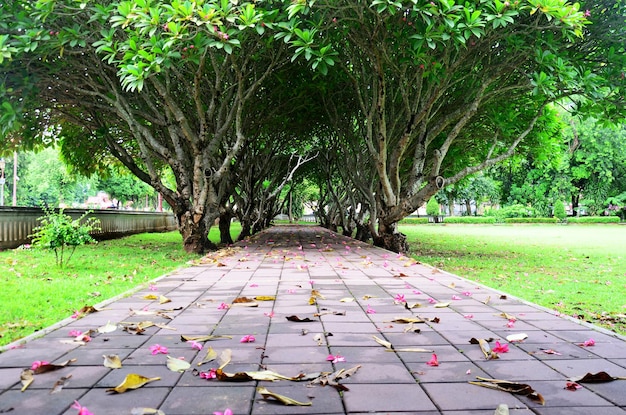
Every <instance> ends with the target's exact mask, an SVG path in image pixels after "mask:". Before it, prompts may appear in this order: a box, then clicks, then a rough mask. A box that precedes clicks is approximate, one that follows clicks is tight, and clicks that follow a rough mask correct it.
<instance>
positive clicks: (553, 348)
mask: <svg viewBox="0 0 626 415" xmlns="http://www.w3.org/2000/svg"><path fill="white" fill-rule="evenodd" d="M517 347H518V348H520V349H522V350H524V351H525V352H526V353H528V354H529V355H532V356H533V357H534V358H536V359H539V360H567V359H593V358H595V357H597V356H596V355H594V354H591V353H590V352H589V349H585V348H582V347H578V346H576V345H572V344H570V343H567V342H564V341H563V342H559V343H538V344H537V343H534V344H533V343H518V344H517ZM553 352H555V353H553ZM557 353H558V354H557Z"/></svg>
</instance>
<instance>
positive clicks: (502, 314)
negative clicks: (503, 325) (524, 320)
mask: <svg viewBox="0 0 626 415" xmlns="http://www.w3.org/2000/svg"><path fill="white" fill-rule="evenodd" d="M498 316H499V317H502V318H504V319H506V320H509V321H517V317H515V316H514V315H513V314H509V313H500V314H498Z"/></svg>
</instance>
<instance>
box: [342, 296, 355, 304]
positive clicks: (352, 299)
mask: <svg viewBox="0 0 626 415" xmlns="http://www.w3.org/2000/svg"><path fill="white" fill-rule="evenodd" d="M339 301H340V302H342V303H351V302H353V301H354V298H352V297H346V298H342V299H341V300H339Z"/></svg>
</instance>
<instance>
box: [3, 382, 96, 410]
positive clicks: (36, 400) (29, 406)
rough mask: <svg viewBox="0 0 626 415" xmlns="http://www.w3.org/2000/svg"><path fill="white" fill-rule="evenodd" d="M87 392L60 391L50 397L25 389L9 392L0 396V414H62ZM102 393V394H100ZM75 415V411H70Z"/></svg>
mask: <svg viewBox="0 0 626 415" xmlns="http://www.w3.org/2000/svg"><path fill="white" fill-rule="evenodd" d="M86 392H87V389H71V388H67V389H62V390H61V391H60V392H59V393H55V394H52V395H50V394H49V393H47V392H46V393H44V394H42V393H41V392H40V391H39V390H37V389H33V390H29V389H27V390H26V391H24V392H20V391H19V389H17V390H10V391H6V392H4V393H2V394H0V413H8V414H16V415H17V414H27V415H53V414H63V413H65V410H66V409H68V408H69V407H70V406H71V405H72V404H73V403H74V400H76V399H79V398H80V397H81V396H82V395H84V394H85V393H86ZM101 393H102V392H101ZM68 413H72V414H74V415H75V414H76V410H75V409H74V410H72V411H71V412H68Z"/></svg>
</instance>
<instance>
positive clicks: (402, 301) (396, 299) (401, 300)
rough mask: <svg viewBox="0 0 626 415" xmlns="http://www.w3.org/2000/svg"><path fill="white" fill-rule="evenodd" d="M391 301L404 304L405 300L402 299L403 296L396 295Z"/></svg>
mask: <svg viewBox="0 0 626 415" xmlns="http://www.w3.org/2000/svg"><path fill="white" fill-rule="evenodd" d="M393 299H394V300H395V301H396V302H398V303H406V298H404V294H396V296H395V297H393Z"/></svg>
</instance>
